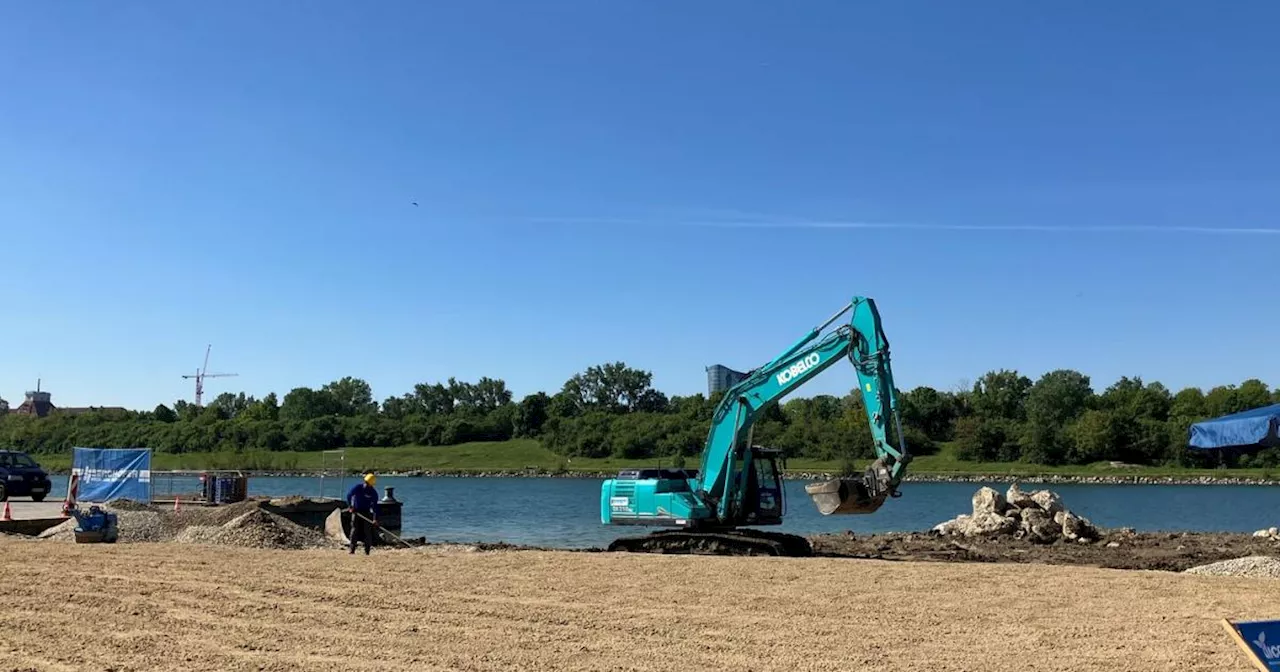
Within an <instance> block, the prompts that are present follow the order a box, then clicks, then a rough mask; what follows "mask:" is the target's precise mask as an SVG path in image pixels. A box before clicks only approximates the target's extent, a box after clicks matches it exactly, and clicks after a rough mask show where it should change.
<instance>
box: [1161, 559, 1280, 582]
mask: <svg viewBox="0 0 1280 672" xmlns="http://www.w3.org/2000/svg"><path fill="white" fill-rule="evenodd" d="M1183 573H1184V574H1202V575H1205V576H1245V577H1250V578H1268V579H1280V560H1277V559H1276V558H1273V557H1271V556H1267V555H1251V556H1248V557H1245V558H1235V559H1232V560H1223V561H1221V562H1214V563H1211V564H1208V565H1201V566H1199V567H1192V568H1191V569H1185V570H1183Z"/></svg>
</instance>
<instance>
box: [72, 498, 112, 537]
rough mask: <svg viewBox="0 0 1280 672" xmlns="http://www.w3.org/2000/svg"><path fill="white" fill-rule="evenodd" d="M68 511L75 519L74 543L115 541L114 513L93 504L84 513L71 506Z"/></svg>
mask: <svg viewBox="0 0 1280 672" xmlns="http://www.w3.org/2000/svg"><path fill="white" fill-rule="evenodd" d="M69 513H70V514H71V515H72V516H74V517H75V519H76V523H77V524H76V528H75V535H76V543H81V544H84V543H107V544H112V543H115V541H116V539H117V538H118V536H119V529H118V527H117V526H116V514H114V513H110V512H108V511H104V510H103V509H102V507H100V506H98V505H96V504H95V505H93V506H90V507H89V512H88V513H84V512H82V511H81V510H80V509H79V508H75V507H73V508H72V509H71V510H70V511H69Z"/></svg>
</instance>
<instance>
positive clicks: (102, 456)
mask: <svg viewBox="0 0 1280 672" xmlns="http://www.w3.org/2000/svg"><path fill="white" fill-rule="evenodd" d="M71 473H72V474H73V475H77V476H79V477H80V485H79V487H78V489H77V493H76V499H77V500H80V501H82V502H109V501H111V500H113V499H131V500H133V501H135V502H146V503H148V504H149V503H151V450H150V449H147V448H75V449H74V455H73V456H72V458H71Z"/></svg>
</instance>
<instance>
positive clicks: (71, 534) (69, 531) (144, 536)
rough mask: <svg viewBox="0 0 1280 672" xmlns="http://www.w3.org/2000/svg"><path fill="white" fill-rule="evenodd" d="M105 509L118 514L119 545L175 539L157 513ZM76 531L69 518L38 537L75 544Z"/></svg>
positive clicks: (73, 523)
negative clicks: (122, 543) (121, 543)
mask: <svg viewBox="0 0 1280 672" xmlns="http://www.w3.org/2000/svg"><path fill="white" fill-rule="evenodd" d="M103 508H105V509H106V510H107V511H110V512H111V513H114V514H116V525H117V526H118V528H119V536H118V537H117V540H116V541H117V543H120V542H124V543H130V542H148V541H168V540H169V539H172V538H173V533H172V532H171V531H170V530H169V529H168V527H167V526H166V525H165V524H164V522H163V521H162V520H161V516H160V514H159V513H157V512H155V511H133V510H125V511H115V510H113V509H112V507H110V506H107V507H103ZM75 529H76V519H75V518H68V519H67V521H66V522H64V523H59V524H58V525H55V526H53V527H51V528H49V529H47V530H45V531H43V532H41V533H40V534H39V535H37V536H38V537H39V538H40V539H48V540H49V541H68V542H74V541H75V540H76V533H75Z"/></svg>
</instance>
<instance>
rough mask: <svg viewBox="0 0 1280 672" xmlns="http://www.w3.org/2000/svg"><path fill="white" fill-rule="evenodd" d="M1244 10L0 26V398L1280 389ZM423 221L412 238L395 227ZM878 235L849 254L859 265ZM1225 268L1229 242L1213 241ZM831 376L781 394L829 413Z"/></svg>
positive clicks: (665, 13) (29, 10)
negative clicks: (339, 387)
mask: <svg viewBox="0 0 1280 672" xmlns="http://www.w3.org/2000/svg"><path fill="white" fill-rule="evenodd" d="M1278 19H1280V7H1277V6H1276V5H1275V4H1273V3H1262V2H1252V3H1248V2H1246V3H1226V4H1224V3H1203V2H1172V1H1160V2H1155V1H1150V2H1135V3H1122V4H1116V3H1102V2H1089V3H1071V6H1070V7H1067V6H1065V5H1057V6H1054V7H1050V6H1049V5H1046V4H1044V3H1025V2H989V3H944V2H934V3H900V2H861V3H853V2H843V1H830V2H819V1H815V0H811V1H809V2H805V3H799V4H786V3H765V2H741V1H730V0H724V1H715V2H712V1H703V2H691V3H680V2H623V1H607V2H601V1H599V0H579V1H577V2H552V1H546V2H539V3H529V2H517V1H515V0H509V1H507V2H488V1H479V0H469V1H468V2H457V3H426V2H416V1H409V0H405V1H398V2H393V1H389V0H388V1H384V2H379V3H352V2H333V1H325V2H319V1H307V2H302V1H296V2H274V3H263V2H256V1H252V2H251V1H249V0H239V1H222V2H212V3H210V2H203V3H166V2H140V1H117V2H109V3H106V2H66V3H6V4H3V5H0V89H2V90H3V98H2V99H0V222H2V223H3V237H2V238H0V273H2V274H3V279H4V293H5V299H4V303H3V312H0V327H2V328H3V341H2V342H3V343H4V347H3V348H2V349H0V396H3V397H4V398H6V399H9V400H10V401H11V402H13V403H16V402H18V401H21V397H22V392H23V390H25V389H29V388H31V387H33V386H34V385H35V382H36V379H37V378H42V379H43V380H44V386H45V388H46V389H48V390H50V391H52V392H53V394H54V402H55V403H57V404H61V405H68V406H69V405H88V404H93V405H123V406H128V407H133V408H148V409H149V408H151V407H153V406H154V405H155V404H157V403H161V402H164V403H170V404H171V403H172V402H173V401H174V400H176V399H178V398H185V399H191V397H192V395H193V389H192V383H191V381H188V380H183V379H182V378H181V376H182V375H183V374H185V373H192V372H193V371H194V370H195V369H196V368H197V367H198V366H199V365H200V363H201V359H202V357H203V355H204V350H205V346H206V345H207V344H210V343H212V344H213V357H212V361H211V367H210V368H211V369H212V370H215V371H229V372H234V373H238V374H240V377H238V378H230V379H218V380H210V381H209V383H208V387H207V389H206V395H207V396H208V397H209V398H211V397H212V396H213V395H216V394H217V393H219V392H223V391H239V390H244V391H246V392H249V393H251V394H254V395H258V396H261V395H263V394H265V393H266V392H269V391H272V390H275V391H278V392H280V393H282V394H283V393H284V392H286V391H288V390H289V389H290V388H292V387H295V386H304V385H306V386H319V385H322V384H324V383H325V382H327V381H330V380H333V379H335V378H338V377H341V376H343V375H355V376H359V377H363V378H365V379H367V380H368V381H369V382H370V383H371V384H372V385H373V388H374V393H375V395H376V396H377V397H378V399H379V400H381V399H383V398H385V397H387V396H389V395H398V394H401V393H403V392H405V391H407V390H409V389H410V388H411V387H412V385H413V384H414V383H416V382H422V381H427V382H433V381H437V380H443V379H445V378H447V377H448V376H456V377H458V378H461V379H467V380H474V379H476V378H478V377H480V376H483V375H488V376H494V377H501V378H504V379H505V380H506V381H507V382H508V384H509V385H510V387H511V388H512V389H513V390H514V391H515V392H516V394H517V395H523V394H525V393H528V392H531V391H534V390H537V389H547V390H555V389H558V387H559V386H560V384H561V383H562V382H563V381H564V380H565V379H566V378H567V377H569V376H570V375H572V374H573V373H575V372H577V371H580V370H582V369H584V368H586V367H587V366H589V365H592V364H597V363H602V362H606V361H611V360H615V359H617V360H623V361H626V362H627V363H629V364H631V365H633V366H638V367H642V368H645V369H648V370H651V371H652V372H653V373H654V381H655V384H656V385H657V386H658V387H660V388H661V389H663V390H664V391H666V392H668V393H672V394H682V393H692V392H698V391H704V390H705V384H706V383H705V380H706V378H705V372H704V367H705V366H707V365H709V364H713V363H723V364H726V365H729V366H733V367H735V368H739V369H747V368H750V367H752V366H755V365H757V364H759V363H762V362H763V361H765V360H767V359H769V358H770V357H772V356H773V355H775V354H776V353H777V352H778V351H780V350H781V349H782V348H784V347H785V346H787V345H788V344H789V343H790V342H791V341H792V340H793V339H795V338H796V337H798V336H800V335H801V334H803V333H804V332H805V331H806V330H807V329H808V328H810V327H811V326H813V325H815V324H816V323H818V322H820V321H821V320H822V319H824V318H825V317H826V316H827V315H828V314H829V313H831V312H833V311H834V310H835V309H837V308H838V307H839V306H840V305H841V304H842V303H843V302H844V301H846V300H847V298H848V297H849V296H851V295H854V294H864V295H869V296H872V297H875V298H876V299H877V300H878V301H879V303H880V306H881V310H882V314H883V317H884V320H885V329H886V331H887V333H888V336H889V338H890V341H891V343H892V345H893V348H894V357H895V359H894V365H895V374H896V376H897V380H898V384H899V385H900V386H902V387H904V388H909V387H914V386H916V385H922V384H924V385H932V386H935V387H939V388H952V387H954V386H956V385H957V384H959V383H961V382H963V381H971V380H972V379H974V378H976V377H977V376H979V375H981V374H982V373H983V372H984V371H987V370H989V369H993V368H999V367H1008V368H1016V369H1019V370H1021V371H1023V372H1024V373H1026V374H1028V375H1030V376H1032V377H1036V376H1038V375H1040V374H1041V373H1043V372H1044V371H1046V370H1049V369H1053V368H1057V367H1072V368H1076V369H1079V370H1081V371H1084V372H1085V373H1087V374H1089V375H1090V376H1092V377H1093V379H1094V383H1095V387H1096V388H1098V389H1101V388H1102V387H1105V386H1106V385H1107V384H1110V383H1111V382H1112V381H1114V380H1115V378H1117V377H1118V376H1121V375H1126V374H1127V375H1141V376H1143V377H1145V378H1147V379H1159V380H1162V381H1165V382H1166V383H1167V384H1169V385H1170V386H1171V387H1174V388H1178V387H1181V386H1185V385H1199V386H1206V387H1208V386H1212V385H1216V384H1220V383H1238V382H1240V381H1242V380H1244V379H1246V378H1249V377H1255V376H1256V377H1259V378H1262V379H1263V380H1264V381H1266V382H1267V383H1269V384H1271V385H1273V386H1274V385H1277V384H1280V371H1278V370H1277V367H1280V363H1278V361H1280V360H1277V359H1276V357H1275V354H1274V353H1275V342H1276V339H1277V334H1278V333H1280V324H1278V320H1277V315H1280V311H1278V310H1277V304H1276V302H1275V299H1274V297H1275V296H1276V294H1275V290H1274V287H1275V285H1274V284H1273V283H1274V282H1276V277H1277V276H1276V270H1275V262H1274V259H1275V255H1276V252H1277V249H1278V248H1280V222H1277V221H1276V219H1277V218H1276V213H1277V212H1278V211H1280V210H1278V208H1280V165H1278V161H1280V159H1278V158H1277V157H1280V136H1278V135H1277V131H1276V129H1277V125H1276V120H1277V119H1280V88H1277V84H1278V83H1280V79H1277V74H1276V64H1277V63H1280V40H1277V39H1276V33H1275V27H1276V25H1277V20H1278ZM415 201H416V202H417V203H418V206H416V207H415V206H414V205H413V204H412V203H413V202H415ZM860 223H861V224H866V223H872V224H876V225H879V226H881V227H883V228H859V227H857V226H856V225H858V224H860ZM1227 229H1230V231H1227ZM853 381H854V378H853V374H852V371H851V370H850V369H849V368H848V367H847V366H840V367H836V368H833V369H831V370H830V371H828V372H826V373H825V374H824V375H823V376H822V377H820V378H819V379H817V380H815V381H814V382H813V383H811V384H810V385H809V386H807V387H806V388H803V390H802V392H803V393H804V394H814V393H822V392H831V393H843V392H845V391H846V390H848V389H849V388H850V387H851V385H852V384H853Z"/></svg>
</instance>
